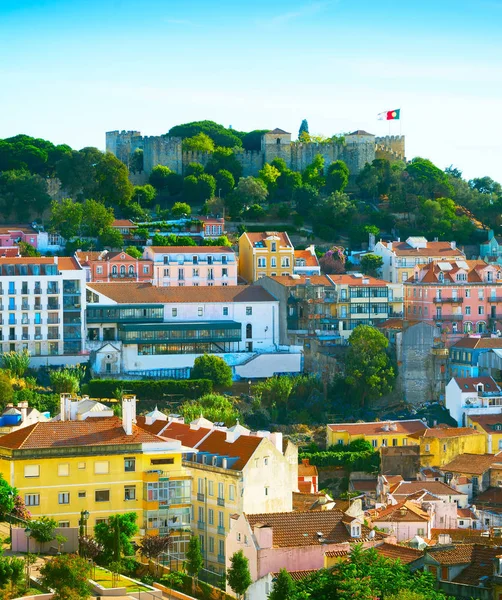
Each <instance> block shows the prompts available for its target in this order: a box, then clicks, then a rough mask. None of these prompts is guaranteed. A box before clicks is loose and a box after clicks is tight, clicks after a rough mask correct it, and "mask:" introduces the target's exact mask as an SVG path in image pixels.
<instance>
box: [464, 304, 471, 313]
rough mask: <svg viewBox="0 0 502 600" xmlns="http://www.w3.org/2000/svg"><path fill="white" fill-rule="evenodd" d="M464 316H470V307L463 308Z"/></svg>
mask: <svg viewBox="0 0 502 600" xmlns="http://www.w3.org/2000/svg"><path fill="white" fill-rule="evenodd" d="M465 314H466V315H470V314H471V307H470V306H466V307H465Z"/></svg>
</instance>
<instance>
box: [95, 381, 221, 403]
mask: <svg viewBox="0 0 502 600" xmlns="http://www.w3.org/2000/svg"><path fill="white" fill-rule="evenodd" d="M124 387H125V388H126V389H127V391H128V393H130V394H136V396H137V397H138V399H139V401H141V400H153V401H157V402H162V401H165V399H166V395H170V394H173V395H180V396H183V397H184V398H193V399H195V398H199V397H200V396H203V395H204V394H210V393H211V392H212V391H213V383H212V381H209V380H208V379H158V380H156V381H139V380H137V381H136V380H134V381H127V382H126V381H124ZM117 388H120V381H117V380H116V379H91V381H89V383H88V384H87V388H86V389H87V393H88V394H89V396H91V397H92V398H113V397H114V396H115V395H116V391H117Z"/></svg>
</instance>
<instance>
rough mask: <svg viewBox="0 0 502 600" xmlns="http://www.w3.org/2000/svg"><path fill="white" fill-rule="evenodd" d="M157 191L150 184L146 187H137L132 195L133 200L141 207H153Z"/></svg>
mask: <svg viewBox="0 0 502 600" xmlns="http://www.w3.org/2000/svg"><path fill="white" fill-rule="evenodd" d="M156 195H157V191H156V190H155V188H154V187H153V185H151V184H150V183H147V184H146V185H136V186H134V190H133V193H132V197H133V200H134V201H135V202H137V203H138V204H139V205H140V206H143V207H144V206H152V204H153V202H154V200H155V196H156Z"/></svg>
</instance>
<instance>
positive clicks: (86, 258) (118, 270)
mask: <svg viewBox="0 0 502 600" xmlns="http://www.w3.org/2000/svg"><path fill="white" fill-rule="evenodd" d="M75 258H76V259H77V260H78V261H79V263H80V264H81V265H82V267H83V268H84V269H85V271H86V281H92V282H93V283H110V282H118V283H120V282H131V281H139V282H141V283H151V282H152V278H153V262H152V261H151V260H148V259H137V258H133V257H132V256H131V255H130V254H127V252H123V251H122V252H108V251H107V250H103V251H102V252H95V251H91V250H77V252H75Z"/></svg>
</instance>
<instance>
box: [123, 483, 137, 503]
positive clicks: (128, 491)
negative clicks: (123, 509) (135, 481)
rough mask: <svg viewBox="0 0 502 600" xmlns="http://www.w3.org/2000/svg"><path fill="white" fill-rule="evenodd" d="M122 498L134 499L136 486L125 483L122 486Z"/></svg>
mask: <svg viewBox="0 0 502 600" xmlns="http://www.w3.org/2000/svg"><path fill="white" fill-rule="evenodd" d="M124 500H136V486H135V485H125V486H124Z"/></svg>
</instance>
